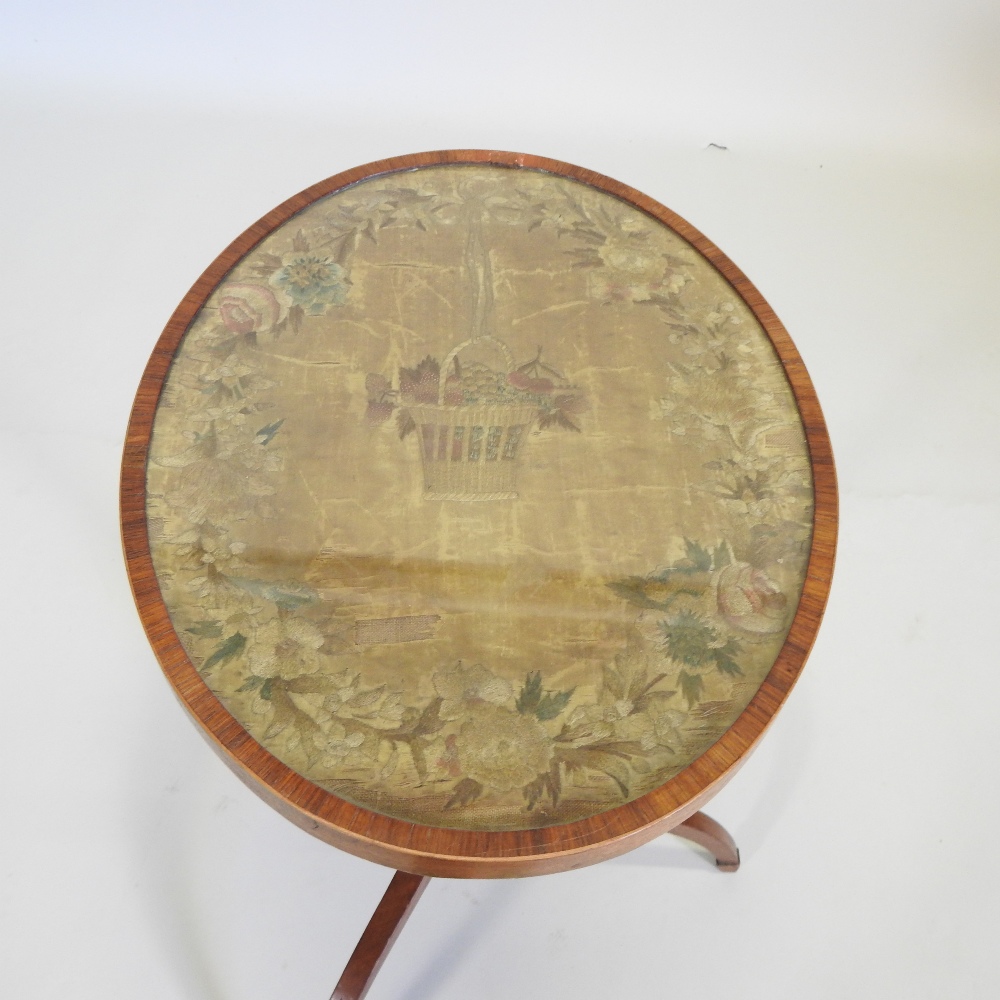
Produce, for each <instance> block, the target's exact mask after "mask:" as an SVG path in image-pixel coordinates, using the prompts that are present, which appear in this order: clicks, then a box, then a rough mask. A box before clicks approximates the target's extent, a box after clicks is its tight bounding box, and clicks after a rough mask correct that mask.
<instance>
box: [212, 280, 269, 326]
mask: <svg viewBox="0 0 1000 1000" xmlns="http://www.w3.org/2000/svg"><path fill="white" fill-rule="evenodd" d="M219 316H220V317H221V319H222V323H223V325H224V326H225V328H226V329H227V330H229V331H230V332H231V333H237V334H243V335H244V336H245V335H247V334H251V333H267V332H268V331H269V330H271V329H272V328H273V327H274V326H275V325H276V324H277V322H278V319H279V318H280V316H281V307H280V306H279V305H278V300H277V299H276V298H275V297H274V293H273V292H272V291H271V290H270V289H269V288H265V287H264V286H263V285H250V284H243V283H240V282H236V283H234V284H232V285H226V286H225V289H224V290H223V292H222V296H221V298H220V299H219Z"/></svg>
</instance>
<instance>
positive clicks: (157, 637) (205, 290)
mask: <svg viewBox="0 0 1000 1000" xmlns="http://www.w3.org/2000/svg"><path fill="white" fill-rule="evenodd" d="M464 163H479V164H493V165H496V166H500V167H506V168H510V169H519V168H529V169H534V170H544V171H549V172H551V173H554V174H559V175H562V176H564V177H569V178H572V179H575V180H577V181H580V182H582V183H585V184H589V185H591V186H592V187H594V188H597V189H599V190H601V191H605V192H608V193H610V194H612V195H614V196H616V197H618V198H621V199H623V200H625V201H627V202H630V203H631V204H632V205H634V206H636V207H637V208H639V209H640V210H642V211H644V212H646V213H647V214H648V215H650V216H652V217H653V218H655V219H658V220H659V221H660V222H662V223H663V224H665V225H666V226H668V227H669V228H671V229H673V230H674V231H675V232H676V233H678V234H679V235H680V236H682V237H683V238H684V239H685V240H687V241H688V242H689V243H691V244H692V245H693V246H694V247H695V248H696V249H697V250H698V251H699V252H700V253H701V254H702V255H703V256H704V257H705V258H707V259H708V260H709V261H710V262H711V263H712V264H713V265H714V266H715V267H716V268H717V270H718V271H719V272H720V273H721V274H722V275H723V276H724V277H725V278H726V280H727V281H728V282H729V283H730V285H731V286H732V287H733V288H734V289H735V291H736V292H737V293H738V294H739V295H740V296H741V297H742V299H743V300H744V301H745V302H746V304H747V306H748V307H749V308H750V309H751V311H752V312H753V313H754V314H755V315H756V317H757V319H758V321H759V322H760V323H761V325H762V326H763V328H764V330H765V331H766V333H767V335H768V336H769V337H770V339H771V341H772V343H773V344H774V347H775V350H776V352H777V355H778V357H779V358H780V360H781V363H782V365H783V366H784V369H785V371H786V373H787V376H788V380H789V383H790V385H791V388H792V391H793V393H794V395H795V399H796V401H797V404H798V407H799V411H800V413H801V416H802V421H803V425H804V428H805V433H806V439H807V442H808V447H809V453H810V460H811V465H812V475H813V489H814V499H815V512H814V520H813V537H812V548H811V553H810V557H809V563H808V569H807V573H806V579H805V584H804V588H803V591H802V596H801V599H800V601H799V606H798V610H797V612H796V615H795V618H794V620H793V622H792V625H791V629H790V631H789V633H788V637H787V639H786V641H785V644H784V646H783V647H782V649H781V652H780V653H779V655H778V657H777V659H776V661H775V663H774V666H773V667H772V669H771V671H770V672H769V674H768V675H767V677H766V678H765V680H764V682H763V683H762V684H761V686H760V688H759V689H758V691H757V692H756V694H755V695H754V697H753V699H752V700H751V701H750V703H749V705H748V706H747V707H746V709H745V710H744V711H743V713H742V714H741V715H740V717H739V718H738V719H737V720H736V722H735V723H734V724H733V726H732V727H731V728H730V729H729V730H728V731H727V732H726V734H725V735H724V736H723V737H722V738H721V739H720V740H719V741H718V742H717V743H716V744H714V745H713V746H712V747H711V748H710V749H709V750H708V751H706V752H705V753H704V754H703V755H702V756H701V757H699V758H698V759H697V760H695V761H694V762H693V763H692V764H691V765H689V766H688V767H687V768H686V769H685V770H684V771H682V772H681V773H680V774H678V775H677V776H676V777H674V778H672V779H671V780H670V781H668V782H666V783H665V784H664V785H662V786H660V787H659V788H657V789H655V790H654V791H652V792H649V793H648V794H646V795H644V796H642V797H641V798H638V799H635V800H633V801H631V802H628V803H626V804H624V805H621V806H619V807H617V808H614V809H610V810H608V811H607V812H604V813H601V814H599V815H597V816H593V817H590V818H588V819H584V820H580V821H577V822H574V823H567V824H564V825H561V826H551V827H545V828H543V829H538V830H517V831H505V832H502V833H489V832H480V831H463V830H452V829H441V828H437V827H427V826H421V825H419V824H415V823H409V822H405V821H403V820H398V819H392V818H390V817H387V816H383V815H379V814H376V813H373V812H371V811H369V810H367V809H363V808H361V807H358V806H354V805H351V804H350V803H348V802H345V801H344V800H342V799H339V798H337V797H336V796H335V795H332V794H330V793H328V792H325V791H323V790H322V789H320V788H318V787H317V786H316V785H313V784H312V783H311V782H309V781H307V780H306V779H305V778H303V777H301V776H300V775H298V774H296V773H295V772H294V771H292V770H291V769H290V768H288V767H287V766H285V765H284V764H282V763H281V762H280V761H278V760H277V759H276V758H275V757H273V756H272V755H271V754H270V753H268V751H267V750H265V749H264V748H263V747H262V746H260V744H258V743H257V742H256V741H255V740H254V739H253V738H252V737H251V736H250V735H249V734H248V733H247V732H246V731H245V730H244V729H243V728H242V726H241V725H240V724H239V723H238V722H237V721H236V720H235V719H234V718H233V717H232V716H231V715H230V714H229V713H228V712H227V711H226V709H225V708H224V707H223V706H222V704H221V703H220V702H219V701H218V699H216V697H215V696H214V695H213V694H212V692H211V691H210V690H209V689H208V687H207V686H206V684H205V683H204V681H203V680H202V679H201V677H200V676H199V674H198V672H197V670H196V669H195V668H194V666H193V664H192V663H191V661H190V660H189V659H188V657H187V654H186V653H185V651H184V649H183V647H182V645H181V643H180V640H179V639H178V637H177V634H176V633H175V631H174V629H173V627H172V625H171V622H170V618H169V615H168V613H167V609H166V607H165V605H164V602H163V597H162V595H161V593H160V590H159V587H158V585H157V580H156V576H155V573H154V571H153V564H152V560H151V557H150V551H149V541H148V536H147V526H146V460H147V456H148V452H149V443H150V435H151V432H152V426H153V419H154V415H155V413H156V408H157V404H158V402H159V398H160V393H161V392H162V390H163V385H164V382H165V380H166V376H167V372H168V370H169V367H170V364H171V361H172V359H173V357H174V353H175V351H176V350H177V347H178V345H179V343H180V341H181V338H182V337H183V335H184V333H185V332H186V330H187V328H188V326H189V324H190V323H191V322H192V320H193V319H194V317H195V316H196V315H197V313H198V311H199V310H200V309H201V307H202V305H203V304H204V303H205V301H206V300H207V299H208V297H209V295H210V294H211V292H212V290H213V289H214V288H215V287H216V286H217V285H218V284H219V282H220V281H222V279H223V278H224V277H225V276H226V274H227V273H228V272H229V271H230V270H231V269H232V267H233V266H234V265H235V264H236V263H237V262H238V261H239V260H240V259H241V258H242V257H243V256H244V255H245V254H247V253H248V252H249V251H250V250H252V249H253V247H255V246H256V245H257V244H258V243H259V242H260V241H261V240H262V239H263V238H264V237H265V236H267V235H269V234H270V233H271V232H272V231H273V230H274V229H275V228H276V227H278V226H280V225H282V224H283V223H285V222H287V221H288V219H290V218H291V217H292V216H293V215H294V214H295V213H296V212H299V211H301V210H302V209H303V208H305V207H306V206H308V205H309V204H311V203H312V202H313V201H315V200H316V199H317V198H321V197H325V196H326V195H329V194H331V193H333V192H335V191H338V190H340V189H341V188H343V187H346V186H348V185H350V184H354V183H357V182H358V181H360V180H364V179H366V178H370V177H374V176H378V175H381V174H386V173H390V172H394V171H399V170H412V169H414V168H417V167H422V166H432V165H442V164H464ZM121 527H122V540H123V544H124V549H125V559H126V563H127V567H128V573H129V579H130V582H131V585H132V590H133V594H134V596H135V601H136V605H137V607H138V609H139V615H140V617H141V619H142V622H143V625H144V627H145V629H146V633H147V635H148V636H149V640H150V643H151V644H152V646H153V649H154V651H155V653H156V655H157V658H158V659H159V661H160V664H161V666H162V668H163V670H164V672H165V674H166V675H167V677H168V679H169V680H170V683H171V684H172V685H173V687H174V690H175V691H176V693H177V695H178V697H179V698H180V700H181V702H182V704H183V705H184V706H185V708H186V709H187V710H188V712H189V713H190V714H191V715H192V717H193V718H194V719H195V721H196V722H197V724H198V726H199V728H200V729H201V730H202V732H203V733H204V735H205V736H206V737H207V739H208V740H209V742H210V744H211V745H212V746H213V748H214V749H215V750H216V751H217V752H218V753H219V754H220V756H221V757H222V758H223V759H224V760H225V761H226V763H227V764H228V765H229V766H230V767H231V768H232V769H233V770H234V772H235V773H236V774H237V775H238V776H239V777H240V778H241V780H243V781H244V782H245V783H246V784H247V785H248V786H249V787H250V788H252V789H253V790H254V791H255V792H256V793H257V794H259V795H260V796H261V797H262V798H264V799H265V800H266V801H268V802H270V803H271V805H273V806H274V807H275V808H276V809H277V810H278V811H279V812H281V813H282V814H283V815H285V816H287V817H288V818H289V819H290V820H292V821H293V822H294V823H296V824H297V825H299V826H300V827H302V828H303V829H305V830H307V831H308V832H310V833H312V834H314V835H315V836H317V837H319V838H320V839H322V840H325V841H327V842H328V843H331V844H334V845H335V846H337V847H340V848H342V849H344V850H346V851H350V852H351V853H353V854H356V855H359V856H360V857H364V858H368V859H369V860H372V861H376V862H378V863H380V864H384V865H388V866H390V867H393V868H396V869H400V870H402V871H407V872H412V873H416V874H421V875H436V876H447V877H468V878H495V877H510V876H523V875H537V874H543V873H546V872H555V871H563V870H567V869H571V868H577V867H581V866H583V865H587V864H593V863H595V862H597V861H601V860H603V859H605V858H609V857H613V856H615V855H618V854H622V853H624V852H626V851H628V850H631V849H632V848H635V847H638V846H639V845H640V844H643V843H645V842H647V841H649V840H651V839H653V838H654V837H657V836H659V835H660V834H661V833H665V832H666V831H668V830H670V829H671V828H674V827H676V826H678V824H680V823H682V822H683V821H684V820H686V819H687V818H688V817H690V816H692V815H693V814H694V813H695V812H697V811H698V809H699V808H700V807H701V806H702V805H703V804H704V803H705V802H706V801H708V800H709V799H710V798H711V797H712V796H713V795H715V794H716V792H718V790H719V789H720V788H722V787H723V785H725V783H726V782H727V781H729V779H730V778H731V777H732V776H733V774H734V773H735V772H736V771H737V769H738V768H739V766H740V765H741V764H742V763H743V761H744V760H746V758H747V755H748V754H749V753H750V752H751V751H752V749H753V748H754V746H755V745H756V744H757V742H758V740H760V738H761V737H762V735H763V733H764V732H765V730H766V729H767V727H768V725H769V724H770V723H771V721H772V719H773V718H774V716H775V713H776V712H777V711H778V709H779V708H780V707H781V705H782V704H783V703H784V701H785V699H786V698H787V696H788V693H789V691H790V690H791V688H792V686H793V684H794V683H795V681H796V679H797V677H798V675H799V673H800V671H801V670H802V667H803V664H804V663H805V659H806V657H807V656H808V654H809V651H810V649H811V648H812V645H813V642H814V640H815V638H816V633H817V630H818V628H819V625H820V621H821V619H822V617H823V611H824V609H825V606H826V601H827V596H828V594H829V590H830V582H831V576H832V572H833V565H834V553H835V548H836V538H837V484H836V473H835V470H834V464H833V455H832V451H831V448H830V441H829V437H828V435H827V430H826V425H825V422H824V420H823V414H822V411H821V409H820V405H819V401H818V400H817V398H816V393H815V391H814V389H813V386H812V382H811V381H810V379H809V375H808V373H807V372H806V369H805V366H804V365H803V363H802V359H801V357H800V356H799V354H798V351H797V350H796V349H795V346H794V344H793V343H792V341H791V338H790V337H789V335H788V333H787V331H786V330H785V328H784V327H783V326H782V324H781V322H780V321H779V320H778V318H777V316H775V314H774V312H773V311H772V310H771V308H770V307H769V306H768V304H767V303H766V302H765V301H764V299H763V297H762V296H761V295H760V293H759V292H758V291H757V289H756V288H754V286H753V285H752V284H751V282H750V281H749V279H748V278H747V277H746V276H745V275H744V274H743V272H742V271H740V270H739V268H737V267H736V266H735V265H734V264H733V263H732V262H731V261H730V260H729V259H728V258H727V257H726V256H725V255H724V254H723V253H722V251H720V250H719V249H718V248H717V247H716V246H715V245H714V244H713V243H711V242H710V241H709V240H708V239H707V238H706V237H705V236H703V235H702V234H701V233H700V232H698V230H696V229H695V228H694V227H692V226H691V225H689V224H688V223H687V222H685V221H684V220H683V219H681V218H680V217H679V216H677V215H676V214H674V213H673V212H671V211H670V210H669V209H667V208H665V207H664V206H662V205H660V204H658V203H657V202H655V201H654V200H653V199H651V198H649V197H647V196H646V195H643V194H641V193H640V192H638V191H635V190H633V189H632V188H629V187H627V186H626V185H624V184H620V183H619V182H617V181H614V180H611V179H610V178H607V177H604V176H602V175H600V174H597V173H594V172H593V171H590V170H586V169H584V168H582V167H575V166H571V165H569V164H565V163H561V162H559V161H556V160H550V159H546V158H544V157H538V156H528V155H525V154H519V153H505V152H495V151H489V150H449V151H443V152H428V153H419V154H415V155H412V156H403V157H395V158H392V159H388V160H382V161H379V162H376V163H370V164H367V165H365V166H361V167H357V168H355V169H353V170H349V171H347V172H345V173H342V174H337V175H336V176H334V177H331V178H328V179H327V180H324V181H321V182H320V183H318V184H315V185H313V186H312V187H310V188H307V189H306V190H305V191H303V192H301V193H300V194H298V195H296V196H295V197H293V198H290V199H289V200H288V201H286V202H284V203H283V204H281V205H279V206H278V207H277V208H275V209H274V210H273V211H271V212H269V213H268V214H267V215H265V216H264V217H263V218H262V219H260V220H259V221H258V222H256V223H255V224H254V225H253V226H251V227H250V228H249V229H248V230H247V231H246V232H245V233H243V235H242V236H239V237H238V238H237V239H236V240H234V241H233V242H232V243H231V244H230V245H229V246H228V247H227V248H226V249H225V250H224V251H223V252H222V253H221V254H220V255H219V257H218V258H217V259H216V260H215V261H214V262H213V263H212V264H211V265H210V266H209V267H208V269H207V270H206V271H205V273H204V274H203V275H202V276H201V277H200V278H199V279H198V280H197V281H196V282H195V284H194V286H193V287H192V288H191V290H190V291H189V292H188V293H187V295H186V296H185V297H184V299H183V300H182V302H181V304H180V305H179V306H178V308H177V310H176V311H175V312H174V314H173V316H172V317H171V318H170V321H169V322H168V323H167V326H166V328H165V329H164V331H163V333H162V335H161V336H160V339H159V341H158V342H157V344H156V347H155V348H154V350H153V354H152V357H151V358H150V360H149V363H148V365H147V366H146V370H145V372H144V374H143V376H142V380H141V382H140V385H139V390H138V392H137V394H136V399H135V404H134V406H133V410H132V415H131V419H130V421H129V426H128V432H127V435H126V443H125V450H124V457H123V462H122V477H121Z"/></svg>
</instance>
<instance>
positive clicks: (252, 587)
mask: <svg viewBox="0 0 1000 1000" xmlns="http://www.w3.org/2000/svg"><path fill="white" fill-rule="evenodd" d="M227 579H228V580H229V582H230V583H232V584H235V585H236V586H237V587H239V588H240V589H241V590H245V591H246V592H247V593H248V594H253V595H254V597H263V598H264V600H266V601H271V602H272V603H273V604H277V605H278V607H279V608H283V609H284V610H286V611H297V610H298V609H299V608H304V607H306V606H307V605H309V604H315V603H316V601H318V600H319V594H317V593H316V591H315V590H313V589H312V588H311V587H305V586H302V585H301V584H295V583H267V582H266V581H264V580H249V579H246V578H245V577H238V576H231V577H228V578H227Z"/></svg>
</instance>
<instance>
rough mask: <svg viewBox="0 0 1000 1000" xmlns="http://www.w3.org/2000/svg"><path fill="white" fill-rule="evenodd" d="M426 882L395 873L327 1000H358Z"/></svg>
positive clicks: (408, 874)
mask: <svg viewBox="0 0 1000 1000" xmlns="http://www.w3.org/2000/svg"><path fill="white" fill-rule="evenodd" d="M428 882H430V878H428V877H427V876H426V875H411V874H410V873H409V872H396V874H395V875H393V877H392V881H391V882H390V883H389V888H388V889H386V891H385V895H384V896H383V897H382V901H381V902H380V903H379V904H378V907H377V908H376V910H375V912H374V913H373V914H372V918H371V920H369V921H368V926H367V927H366V928H365V932H364V934H362V935H361V940H360V941H358V945H357V947H356V948H355V949H354V953H353V954H352V955H351V957H350V960H349V961H348V963H347V965H346V966H345V968H344V971H343V974H342V975H341V977H340V981H339V982H338V983H337V985H336V987H335V988H334V991H333V994H332V996H331V997H330V1000H362V997H364V996H365V994H366V993H367V992H368V990H369V989H370V988H371V985H372V983H373V982H374V980H375V977H376V976H377V975H378V970H379V969H381V968H382V963H383V962H384V961H385V960H386V958H387V957H388V955H389V950H390V949H391V948H392V946H393V944H395V942H396V938H397V937H399V932H400V931H401V930H402V929H403V925H404V924H405V923H406V921H407V920H408V919H409V917H410V914H411V913H412V912H413V908H414V907H415V906H416V905H417V901H418V900H419V899H420V897H421V895H422V894H423V891H424V889H426V888H427V883H428Z"/></svg>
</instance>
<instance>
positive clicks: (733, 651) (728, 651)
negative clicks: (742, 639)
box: [712, 639, 743, 677]
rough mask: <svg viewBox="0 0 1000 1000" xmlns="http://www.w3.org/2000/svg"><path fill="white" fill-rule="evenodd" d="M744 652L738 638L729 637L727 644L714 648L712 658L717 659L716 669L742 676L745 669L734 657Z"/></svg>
mask: <svg viewBox="0 0 1000 1000" xmlns="http://www.w3.org/2000/svg"><path fill="white" fill-rule="evenodd" d="M741 652H743V647H742V646H741V645H740V643H739V640H738V639H729V640H728V641H727V642H726V644H725V646H722V647H721V648H719V649H714V650H712V659H713V660H714V661H715V666H716V669H717V670H718V671H719V673H720V674H728V675H729V676H730V677H738V676H741V675H742V673H743V671H742V670H741V669H740V665H739V664H738V663H737V662H736V660H734V659H733V657H734V656H736V655H738V654H739V653H741Z"/></svg>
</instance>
